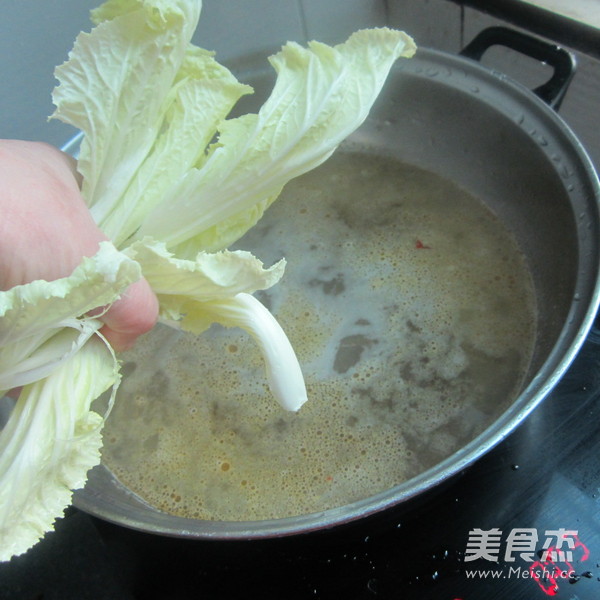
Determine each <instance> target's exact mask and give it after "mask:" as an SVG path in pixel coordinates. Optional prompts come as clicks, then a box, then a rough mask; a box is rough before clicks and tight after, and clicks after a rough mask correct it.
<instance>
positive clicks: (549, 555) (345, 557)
mask: <svg viewBox="0 0 600 600" xmlns="http://www.w3.org/2000/svg"><path fill="white" fill-rule="evenodd" d="M599 324H600V323H597V325H596V327H595V328H594V329H593V330H592V332H591V333H590V334H589V336H588V339H587V340H586V343H585V345H584V347H583V348H582V350H581V352H580V353H579V355H578V357H577V358H576V359H575V361H574V363H573V364H572V366H571V368H570V369H569V371H568V372H567V374H566V375H565V377H564V378H563V379H562V380H561V381H560V383H559V384H558V386H557V387H556V388H555V390H554V391H553V392H552V393H551V394H550V395H549V396H548V397H547V398H546V399H545V400H544V402H543V403H542V405H541V406H539V407H538V408H537V409H536V410H535V411H534V412H533V414H532V415H531V416H530V417H529V418H528V419H527V420H526V421H525V422H524V423H523V424H522V425H521V426H520V427H519V428H518V429H517V430H516V431H515V432H513V434H511V435H510V436H509V437H508V438H507V439H506V440H504V441H503V442H502V443H501V444H500V445H499V446H497V447H496V448H495V449H494V450H492V451H491V452H490V453H489V454H487V455H486V456H485V457H484V458H482V459H481V460H480V461H479V462H477V463H476V464H475V465H473V466H472V467H471V468H470V469H468V470H467V471H466V472H465V473H463V474H461V475H460V476H458V477H456V478H455V479H454V480H452V481H451V482H448V483H446V484H444V486H443V488H441V489H437V490H435V491H434V492H431V493H430V494H429V495H428V496H425V497H422V498H419V499H418V500H415V501H413V502H412V504H411V505H408V506H402V507H398V508H396V509H392V510H388V511H386V512H384V513H381V514H380V515H376V516H374V517H371V518H369V519H366V520H365V521H361V522H356V523H353V524H350V525H346V526H344V527H341V528H336V529H333V530H331V531H328V532H320V533H311V534H305V535H303V536H299V537H290V538H283V539H275V540H261V541H251V542H239V541H235V542H217V541H190V540H179V539H171V538H164V537H158V536H152V535H148V534H144V533H140V532H136V531H131V530H128V529H124V528H121V527H118V526H115V525H112V524H109V523H106V522H103V521H100V520H97V519H95V518H93V517H90V516H88V515H86V514H84V513H81V512H79V511H77V510H75V509H70V510H69V512H68V514H67V516H66V518H64V519H63V520H61V521H60V522H59V524H58V527H57V531H56V532H55V533H53V534H50V535H48V536H47V537H46V539H45V540H44V541H43V542H42V543H40V544H39V545H38V546H36V547H35V548H34V549H33V550H31V551H30V552H29V553H28V554H26V555H25V556H23V557H20V558H18V559H13V561H12V562H11V563H8V564H4V565H0V598H2V599H10V600H42V599H43V600H51V599H57V600H58V599H60V600H69V599H71V598H72V599H73V600H75V599H76V600H82V599H86V598H89V599H93V600H101V599H104V598H106V599H111V600H120V599H129V598H136V599H138V598H139V599H146V598H160V599H177V600H187V599H190V600H192V599H194V600H196V599H200V598H210V599H213V598H218V599H221V598H222V599H228V598H240V599H245V598H249V597H260V598H263V599H271V598H273V599H275V598H277V599H281V598H286V599H295V598H298V599H300V598H302V599H305V598H306V599H308V598H344V599H346V598H348V599H362V598H365V599H367V598H384V599H400V598H401V599H408V600H411V599H413V598H415V599H419V600H421V599H429V598H430V599H433V600H437V599H439V600H457V599H460V600H474V599H487V600H493V599H496V598H497V599H503V600H504V599H506V598H511V599H527V600H532V599H533V600H535V599H536V598H539V599H540V600H541V599H543V598H545V597H554V598H557V599H565V600H566V599H572V600H574V599H580V600H588V599H589V600H592V599H594V600H595V599H597V598H600V460H598V457H599V456H600V436H599V435H598V432H599V430H600V327H598V325H599Z"/></svg>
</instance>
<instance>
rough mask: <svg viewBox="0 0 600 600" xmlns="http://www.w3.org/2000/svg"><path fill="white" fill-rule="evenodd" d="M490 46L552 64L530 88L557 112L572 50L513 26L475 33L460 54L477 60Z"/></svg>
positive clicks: (570, 66)
mask: <svg viewBox="0 0 600 600" xmlns="http://www.w3.org/2000/svg"><path fill="white" fill-rule="evenodd" d="M491 46H506V47H507V48H511V49H512V50H516V51H517V52H520V53H521V54H524V55H526V56H529V57H530V58H533V59H535V60H538V61H540V62H542V63H546V64H549V65H550V66H551V67H553V69H554V73H553V74H552V77H550V79H549V80H548V81H547V82H546V83H544V84H543V85H540V86H539V87H537V88H535V89H534V90H533V91H534V93H535V94H537V96H539V97H540V98H541V99H542V100H543V101H544V102H546V103H547V104H549V105H550V106H551V107H552V108H553V109H554V110H556V111H558V109H559V108H560V105H561V103H562V101H563V99H564V97H565V94H566V93H567V89H568V87H569V84H570V83H571V79H573V75H574V74H575V67H576V62H575V56H574V55H573V54H572V53H571V52H568V51H567V50H565V49H564V48H561V47H560V46H556V45H554V44H552V43H549V42H545V41H543V40H541V39H539V38H536V37H533V36H530V35H527V34H525V33H521V32H519V31H515V30H514V29H508V28H507V27H489V28H488V29H484V30H483V31H482V32H480V33H479V34H478V35H477V36H475V38H474V39H473V40H472V41H471V42H470V43H469V44H467V45H466V46H465V47H464V48H463V49H462V51H461V52H460V54H461V55H462V56H466V57H467V58H471V59H473V60H476V61H480V60H481V57H482V56H483V54H484V53H485V52H486V50H488V49H489V48H490V47H491Z"/></svg>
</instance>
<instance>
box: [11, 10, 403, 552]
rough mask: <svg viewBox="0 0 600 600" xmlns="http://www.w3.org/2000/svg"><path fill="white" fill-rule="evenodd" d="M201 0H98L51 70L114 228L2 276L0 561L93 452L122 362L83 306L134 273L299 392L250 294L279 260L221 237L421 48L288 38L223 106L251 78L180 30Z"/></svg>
mask: <svg viewBox="0 0 600 600" xmlns="http://www.w3.org/2000/svg"><path fill="white" fill-rule="evenodd" d="M200 10H201V2H200V0H109V1H108V2H106V3H105V4H103V5H101V6H100V7H99V8H97V9H95V10H94V11H92V21H93V23H94V28H93V29H92V30H91V32H90V33H81V34H80V35H79V36H78V37H77V39H76V41H75V44H74V47H73V50H72V51H71V53H70V54H69V58H68V60H67V62H65V63H64V64H63V65H61V66H59V67H58V68H57V69H56V77H57V79H58V85H57V87H56V88H55V90H54V93H53V101H54V104H55V106H56V111H55V113H54V115H53V117H55V118H58V119H60V120H62V121H64V122H66V123H69V124H71V125H73V126H74V127H76V128H77V129H79V130H80V131H81V132H82V136H83V137H82V143H81V146H80V153H79V158H78V171H79V173H80V175H81V177H82V194H83V197H84V199H85V202H86V203H87V205H88V207H89V209H90V211H91V213H92V215H93V217H94V219H95V221H96V223H97V224H98V225H99V226H100V228H101V229H102V230H103V231H104V232H105V234H106V235H107V236H108V238H109V239H110V240H111V241H110V242H104V243H103V244H101V246H100V249H99V251H98V253H97V254H96V255H95V256H93V257H91V258H86V259H84V260H83V262H82V263H81V265H80V266H79V267H77V268H76V269H75V271H74V272H73V273H72V274H71V275H70V276H68V277H65V278H63V279H59V280H56V281H43V280H39V281H34V282H32V283H29V284H26V285H21V286H16V287H14V288H12V289H10V290H7V291H4V292H0V396H1V395H3V394H4V393H5V392H6V391H7V390H10V389H13V388H16V387H21V386H22V392H21V394H20V396H19V398H18V401H17V402H16V404H15V406H14V408H13V409H12V412H11V413H10V417H9V419H8V422H7V424H6V425H5V427H4V428H3V430H2V431H1V433H0V560H8V559H10V558H11V557H12V556H15V555H19V554H22V553H23V552H25V551H26V550H27V549H28V548H30V547H31V546H33V545H34V544H35V543H36V542H37V541H38V540H39V539H40V538H41V537H42V536H43V535H44V534H45V532H47V531H49V530H51V529H52V527H53V523H54V521H55V519H56V518H57V517H59V516H60V515H61V514H62V512H63V511H64V509H65V508H66V507H67V506H68V505H69V503H70V501H71V495H72V490H73V489H76V488H79V487H81V486H83V485H84V484H85V481H86V474H87V472H88V470H89V469H90V468H92V467H93V466H94V465H96V464H98V463H99V461H100V447H101V442H102V439H101V428H102V424H103V417H102V416H101V415H99V414H97V413H96V412H94V411H92V410H90V405H91V403H92V401H93V400H94V399H96V398H97V397H99V396H100V395H101V394H103V393H110V390H112V394H113V396H112V397H113V399H114V391H115V390H116V387H117V385H118V382H119V377H120V375H119V364H118V360H117V358H116V357H115V355H114V353H113V352H112V350H111V349H110V347H109V345H108V344H107V343H106V341H105V340H103V339H102V336H101V334H99V332H98V329H99V327H100V326H101V323H100V321H99V320H98V319H97V318H92V317H89V316H87V315H88V313H90V311H92V310H93V309H96V308H98V307H105V306H107V305H110V303H111V302H114V301H115V300H116V299H117V298H118V297H119V296H120V295H121V294H122V293H123V292H124V291H125V290H126V288H127V287H128V286H129V285H130V284H131V283H132V282H134V281H136V280H137V279H139V278H140V277H141V276H144V277H145V278H146V279H147V280H148V282H149V283H150V285H151V287H152V288H153V290H154V292H155V293H156V295H157V297H158V299H159V303H160V320H161V321H163V322H166V323H168V324H170V325H172V326H174V327H179V328H181V329H184V330H187V331H191V332H195V333H201V332H202V331H204V330H205V329H207V328H208V327H209V326H210V325H211V324H212V323H214V322H217V323H221V324H223V325H225V326H228V327H233V326H236V327H242V328H244V329H245V330H247V331H248V332H249V334H250V335H252V336H253V337H254V338H255V339H256V341H257V343H258V345H259V347H260V350H261V351H262V353H263V355H264V359H265V365H266V374H267V380H268V382H269V385H270V388H271V390H272V392H273V395H274V397H275V398H276V399H277V400H278V401H279V402H280V404H281V405H282V406H283V407H284V408H285V409H288V410H298V409H299V408H300V406H301V405H302V404H303V402H304V401H305V400H306V389H305V386H304V380H303V377H302V373H301V370H300V367H299V365H298V361H297V359H296V356H295V354H294V351H293V349H292V348H291V345H290V343H289V341H288V339H287V338H286V336H285V334H284V332H283V331H282V329H281V327H280V326H279V325H278V323H277V322H276V320H275V319H274V317H273V316H272V315H271V314H270V312H269V311H268V310H267V309H266V308H265V307H264V306H262V305H261V304H260V303H259V302H258V300H256V299H255V297H254V296H253V295H252V294H253V293H254V292H255V291H257V290H261V289H266V288H268V287H270V286H272V285H274V284H275V283H276V282H277V281H278V280H279V279H280V278H281V276H282V274H283V271H284V265H285V263H284V260H283V259H282V260H281V261H280V262H278V263H276V264H275V265H272V266H271V267H269V268H265V267H264V266H263V265H262V263H261V262H260V261H259V260H258V259H257V258H255V257H254V256H253V255H252V254H250V253H249V252H244V251H228V250H227V248H228V247H229V246H230V245H231V244H232V243H233V242H234V241H236V240H237V239H238V238H240V237H241V236H242V235H243V234H244V232H246V231H247V230H248V229H249V228H250V227H252V226H253V225H254V224H255V223H256V222H257V221H258V219H259V218H260V217H261V215H262V214H263V212H264V211H265V210H266V209H267V208H268V206H269V205H270V204H271V203H272V202H273V201H274V200H275V199H276V198H277V196H278V194H279V193H280V191H281V189H282V187H283V186H284V184H285V183H286V182H287V181H289V180H290V179H292V178H294V177H296V176H298V175H301V174H302V173H305V172H306V171H308V170H310V169H312V168H314V167H316V166H317V165H319V164H320V163H322V162H323V161H324V160H325V159H327V158H328V157H329V156H330V155H331V153H332V152H333V151H334V150H335V148H336V147H337V146H338V145H339V143H340V142H341V141H342V140H343V139H344V138H346V137H347V136H348V135H349V134H350V133H352V132H353V131H354V130H355V129H356V128H357V127H358V126H359V125H360V124H361V123H362V122H363V121H364V119H365V118H366V117H367V115H368V112H369V110H370V108H371V106H372V104H373V102H374V101H375V99H376V97H377V95H378V94H379V92H380V90H381V88H382V86H383V84H384V81H385V79H386V77H387V75H388V73H389V70H390V68H391V67H392V65H393V63H394V61H395V60H396V59H397V58H399V57H401V56H405V57H409V56H411V55H412V54H413V53H414V51H415V46H414V44H413V42H412V40H411V39H410V38H409V37H408V36H407V35H406V34H404V33H402V32H399V31H394V30H391V29H388V28H381V29H370V30H361V31H358V32H356V33H355V34H353V35H352V36H351V37H350V38H349V39H348V40H347V41H346V42H345V43H343V44H340V45H338V46H335V47H330V46H327V45H325V44H321V43H317V42H311V43H309V44H308V46H307V47H302V46H300V45H298V44H296V43H288V44H286V45H285V46H283V48H282V49H281V51H280V52H278V53H277V54H275V55H274V56H272V57H271V58H270V59H269V60H270V63H271V65H272V66H273V68H274V69H275V71H276V75H277V77H276V82H275V85H274V87H273V90H272V93H271V95H270V96H269V98H268V99H267V100H266V102H265V103H264V105H263V106H262V107H261V109H260V110H259V111H258V113H257V114H246V115H244V116H241V117H237V118H228V115H229V114H230V111H231V109H232V107H233V106H234V105H235V104H236V102H237V101H238V100H239V98H240V97H242V96H243V95H245V94H249V93H251V92H252V89H251V88H250V87H249V86H247V85H244V84H243V83H240V82H238V81H237V80H236V78H235V77H234V76H233V75H232V73H231V72H230V71H229V70H228V69H226V68H225V67H223V66H221V65H220V64H219V63H218V62H216V60H215V59H214V57H213V53H211V52H208V51H206V50H203V49H201V48H199V47H197V46H195V45H193V44H192V43H191V41H190V40H191V38H192V34H193V33H194V31H195V29H196V26H197V22H198V19H199V17H200Z"/></svg>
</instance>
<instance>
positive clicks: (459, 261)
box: [103, 153, 535, 520]
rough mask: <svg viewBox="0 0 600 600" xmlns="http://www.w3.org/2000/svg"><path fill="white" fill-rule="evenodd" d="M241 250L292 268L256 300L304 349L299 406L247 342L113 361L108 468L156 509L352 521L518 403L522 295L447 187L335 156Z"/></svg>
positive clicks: (523, 340) (503, 244)
mask: <svg viewBox="0 0 600 600" xmlns="http://www.w3.org/2000/svg"><path fill="white" fill-rule="evenodd" d="M238 246H239V247H240V248H243V249H247V250H250V251H252V252H253V253H254V254H256V255H257V256H258V257H259V258H261V259H262V260H263V261H264V262H265V263H266V264H267V265H270V264H272V263H273V262H275V261H277V260H279V259H280V258H281V257H285V258H286V259H287V261H288V262H287V268H286V273H285V275H284V277H283V279H282V281H281V282H280V283H279V284H278V285H276V286H275V287H273V288H271V289H269V290H266V291H264V292H261V293H259V294H257V296H258V297H259V299H260V300H261V301H262V302H263V303H264V304H265V305H266V306H267V307H268V308H269V309H270V310H271V311H272V312H273V313H274V314H275V315H276V317H277V319H278V320H279V322H280V323H281V325H282V326H283V328H284V329H285V331H286V332H287V334H288V336H289V338H290V340H291V342H292V344H293V346H294V348H295V349H296V352H297V354H298V357H299V360H300V363H301V365H302V367H303V372H304V374H305V378H306V383H307V389H308V395H309V401H308V403H307V404H305V405H304V407H303V408H302V409H301V410H300V412H299V413H297V414H293V413H287V412H285V411H283V410H282V409H281V408H279V406H278V405H277V404H276V403H275V401H274V400H273V398H272V397H271V395H270V393H269V391H268V389H267V387H266V382H265V377H264V368H263V364H262V358H261V356H260V353H259V351H258V349H257V347H256V346H255V344H254V342H253V341H252V340H251V339H249V338H248V336H247V335H246V334H245V333H244V332H241V331H240V330H236V329H224V328H222V327H220V326H217V325H215V326H213V327H212V328H211V329H210V330H209V331H208V332H206V333H205V334H202V335H201V336H195V335H191V334H186V333H182V332H178V331H174V330H172V329H170V328H168V327H165V326H158V327H157V328H155V330H153V331H152V332H151V333H150V334H148V335H147V336H145V338H143V340H141V341H140V342H139V343H138V345H137V347H136V348H135V349H134V350H132V351H130V352H128V353H126V354H125V355H123V358H124V361H125V364H124V370H125V372H126V377H125V378H124V381H123V384H122V386H121V389H120V391H119V394H118V398H117V402H116V404H115V407H114V409H113V412H112V413H111V415H110V417H109V419H108V422H107V424H106V427H105V430H104V440H105V446H104V450H103V462H104V464H105V465H106V466H107V467H108V468H109V469H111V470H112V472H113V473H114V474H115V475H116V476H117V477H118V478H119V479H120V480H121V482H122V483H123V484H125V485H126V486H127V487H129V488H130V489H131V490H133V491H134V492H135V493H137V494H138V495H140V496H141V497H142V498H144V499H145V500H146V501H147V502H149V503H151V504H153V505H154V506H156V507H157V508H159V509H161V510H164V511H167V512H171V513H174V514H178V515H182V516H186V517H192V518H201V519H213V520H260V519H268V518H280V517H288V516H293V515H298V514H306V513H310V512H316V511H321V510H325V509H328V508H332V507H335V506H340V505H344V504H347V503H349V502H352V501H355V500H359V499H362V498H365V497H368V496H371V495H373V494H375V493H377V492H380V491H383V490H385V489H388V488H390V487H392V486H394V485H396V484H398V483H401V482H403V481H405V480H407V479H408V478H410V477H412V476H414V475H416V474H418V473H420V472H422V471H424V470H425V469H427V468H429V467H431V466H432V465H434V464H436V463H438V462H439V461H440V460H442V459H444V458H446V457H447V456H449V455H450V454H451V453H453V452H454V451H456V450H457V449H459V448H460V447H462V446H463V445H464V444H465V443H467V442H469V441H470V440H471V439H473V438H474V437H475V436H476V435H478V434H479V433H480V432H481V431H483V429H485V427H486V426H487V425H489V424H490V423H491V422H492V421H493V420H494V419H495V418H496V416H497V415H498V414H499V413H500V412H502V410H503V409H504V408H506V407H507V406H508V404H509V403H510V402H511V401H512V399H513V398H514V396H515V395H516V394H517V393H518V391H519V389H520V386H521V384H522V381H523V377H524V373H525V371H526V368H527V365H528V362H529V359H530V356H531V352H532V349H533V343H534V338H535V330H534V324H535V306H534V296H533V290H532V283H531V279H530V276H529V273H528V271H527V268H526V265H525V262H524V258H523V256H522V255H521V253H520V252H519V250H518V248H517V247H516V244H515V242H514V240H513V239H512V238H511V236H510V235H509V233H508V232H507V231H506V230H505V229H504V227H503V226H502V224H501V223H500V222H499V221H498V220H497V219H496V218H495V217H494V216H493V215H492V214H491V213H490V212H489V211H488V210H487V208H485V207H484V206H483V204H482V203H480V202H479V201H477V200H476V199H474V198H473V197H471V196H469V195H468V194H466V193H465V192H464V191H462V190H460V189H459V188H457V187H456V186H454V185H453V184H452V183H451V182H449V181H447V180H444V179H441V178H439V177H437V176H436V175H434V174H432V173H429V172H426V171H422V170H420V169H417V168H414V167H411V166H409V165H405V164H402V163H399V162H397V161H395V160H393V159H389V158H382V157H377V156H371V155H365V154H357V153H337V154H336V155H334V156H333V157H332V158H331V159H330V160H329V161H327V162H326V163H325V164H324V165H322V166H321V167H319V168H318V169H316V170H315V171H313V172H311V173H309V174H307V175H304V176H303V177H301V178H299V179H297V180H295V181H293V182H291V183H290V184H288V186H287V187H286V189H285V190H284V192H283V194H282V196H281V198H280V199H279V200H278V201H277V202H276V203H275V204H274V205H273V206H272V207H271V208H270V209H269V210H268V211H267V214H266V215H265V216H264V217H263V219H262V220H261V221H260V222H259V223H258V224H257V225H256V226H255V227H254V228H253V229H252V230H251V231H250V232H248V234H246V236H245V237H244V238H243V239H242V240H240V242H239V243H238Z"/></svg>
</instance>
